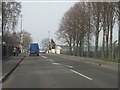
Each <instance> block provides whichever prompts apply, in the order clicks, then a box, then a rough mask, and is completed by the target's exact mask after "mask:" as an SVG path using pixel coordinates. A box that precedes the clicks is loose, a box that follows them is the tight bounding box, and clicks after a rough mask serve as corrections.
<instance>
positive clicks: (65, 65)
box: [65, 65, 73, 68]
mask: <svg viewBox="0 0 120 90" xmlns="http://www.w3.org/2000/svg"><path fill="white" fill-rule="evenodd" d="M65 66H66V67H69V68H73V66H70V65H65Z"/></svg>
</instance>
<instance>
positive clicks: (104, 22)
mask: <svg viewBox="0 0 120 90" xmlns="http://www.w3.org/2000/svg"><path fill="white" fill-rule="evenodd" d="M103 10H104V11H103V42H102V58H105V32H106V4H105V3H104V5H103Z"/></svg>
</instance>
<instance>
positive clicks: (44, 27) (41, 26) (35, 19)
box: [22, 2, 74, 43]
mask: <svg viewBox="0 0 120 90" xmlns="http://www.w3.org/2000/svg"><path fill="white" fill-rule="evenodd" d="M73 4H74V2H22V14H23V28H24V29H25V30H26V31H28V32H30V33H31V36H32V37H33V41H34V42H39V43H40V42H41V40H42V39H44V38H48V37H49V34H48V31H50V37H51V38H53V39H54V40H55V37H56V35H55V32H56V31H57V30H58V26H59V23H60V21H61V18H62V16H63V14H64V13H65V12H66V11H67V10H68V9H69V8H70V7H71V6H72V5H73ZM55 41H57V40H55Z"/></svg>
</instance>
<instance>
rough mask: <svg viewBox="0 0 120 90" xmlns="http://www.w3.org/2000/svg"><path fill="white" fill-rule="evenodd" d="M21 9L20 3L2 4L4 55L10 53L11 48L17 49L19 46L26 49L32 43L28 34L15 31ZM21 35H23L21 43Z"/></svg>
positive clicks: (23, 31)
mask: <svg viewBox="0 0 120 90" xmlns="http://www.w3.org/2000/svg"><path fill="white" fill-rule="evenodd" d="M21 8H22V6H21V3H20V2H2V42H3V48H4V49H3V50H4V52H5V51H6V52H5V53H9V52H10V53H11V51H12V49H13V47H19V45H23V46H24V48H28V45H29V43H30V42H31V41H32V37H31V36H30V33H29V32H27V31H25V30H21V31H17V29H16V26H17V25H18V20H19V19H20V16H21ZM21 35H23V38H22V39H23V42H22V43H21V37H22V36H21Z"/></svg>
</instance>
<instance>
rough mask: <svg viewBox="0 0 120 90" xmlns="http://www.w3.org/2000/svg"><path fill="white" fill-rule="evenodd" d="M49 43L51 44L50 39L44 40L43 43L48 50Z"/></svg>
mask: <svg viewBox="0 0 120 90" xmlns="http://www.w3.org/2000/svg"><path fill="white" fill-rule="evenodd" d="M49 42H50V40H49V38H45V39H43V40H42V41H41V45H42V47H44V48H46V49H48V48H49Z"/></svg>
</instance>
